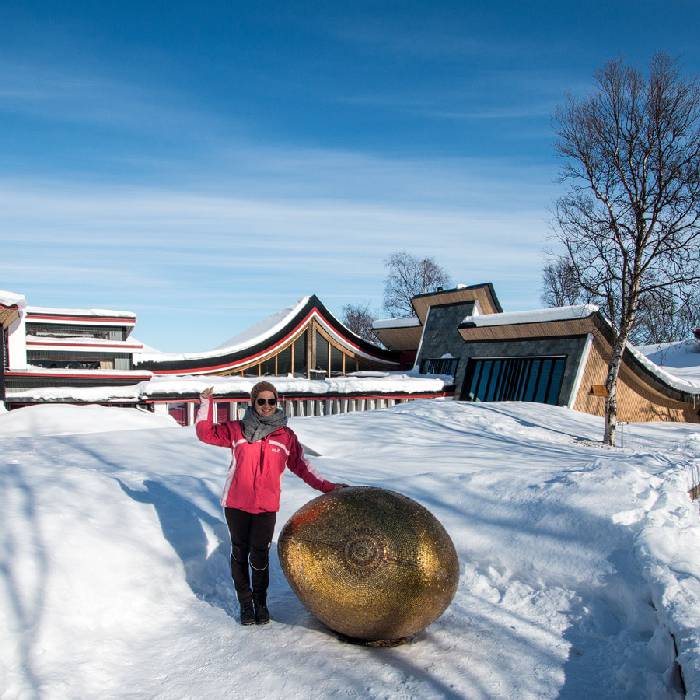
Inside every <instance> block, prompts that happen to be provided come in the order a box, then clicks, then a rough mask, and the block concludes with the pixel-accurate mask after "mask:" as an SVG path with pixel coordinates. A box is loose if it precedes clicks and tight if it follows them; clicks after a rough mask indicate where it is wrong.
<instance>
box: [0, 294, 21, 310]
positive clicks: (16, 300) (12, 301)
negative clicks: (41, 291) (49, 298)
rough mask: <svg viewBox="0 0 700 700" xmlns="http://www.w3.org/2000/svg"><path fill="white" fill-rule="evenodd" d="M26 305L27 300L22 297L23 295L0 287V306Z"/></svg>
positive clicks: (19, 306)
mask: <svg viewBox="0 0 700 700" xmlns="http://www.w3.org/2000/svg"><path fill="white" fill-rule="evenodd" d="M26 305H27V300H26V299H25V298H24V295H22V294H17V293H16V292H9V291H7V290H6V289H0V306H17V307H18V308H20V309H22V308H24V307H25V306H26Z"/></svg>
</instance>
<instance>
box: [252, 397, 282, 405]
mask: <svg viewBox="0 0 700 700" xmlns="http://www.w3.org/2000/svg"><path fill="white" fill-rule="evenodd" d="M255 403H257V404H258V406H264V405H265V404H267V405H268V406H274V405H275V404H276V403H277V399H255Z"/></svg>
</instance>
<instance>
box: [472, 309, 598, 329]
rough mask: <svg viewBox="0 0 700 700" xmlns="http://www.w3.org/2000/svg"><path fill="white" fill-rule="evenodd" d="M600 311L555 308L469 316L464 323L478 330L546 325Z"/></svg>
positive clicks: (585, 316)
mask: <svg viewBox="0 0 700 700" xmlns="http://www.w3.org/2000/svg"><path fill="white" fill-rule="evenodd" d="M596 311H598V307H597V306H595V305H594V304H582V305H579V306H555V307H553V308H551V309H537V310H535V311H508V312H505V313H499V314H479V315H476V316H467V317H466V318H465V319H464V320H463V321H462V323H463V324H472V325H474V326H477V327H478V328H484V327H486V326H511V325H514V324H517V323H546V322H547V321H566V320H571V319H577V318H587V317H588V316H590V315H591V314H593V313H595V312H596Z"/></svg>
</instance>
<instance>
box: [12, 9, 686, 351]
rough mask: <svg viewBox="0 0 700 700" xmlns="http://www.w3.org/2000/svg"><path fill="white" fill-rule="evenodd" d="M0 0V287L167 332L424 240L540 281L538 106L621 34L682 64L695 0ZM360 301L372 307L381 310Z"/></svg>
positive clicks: (543, 237) (484, 275)
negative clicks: (127, 313)
mask: <svg viewBox="0 0 700 700" xmlns="http://www.w3.org/2000/svg"><path fill="white" fill-rule="evenodd" d="M610 5H611V6H610V7H608V6H607V3H605V4H604V3H555V2H547V3H544V2H530V3H520V2H517V3H516V2H501V3H494V2H478V3H476V2H454V3H452V2H431V3H428V2H401V3H398V2H397V3H383V2H353V3H347V2H343V3H336V2H331V1H328V2H298V3H234V2H217V1H213V0H210V1H209V2H200V3H192V2H191V3H187V2H177V0H169V2H129V1H128V0H123V1H122V2H80V1H79V0H72V1H71V2H70V3H67V2H65V0H62V1H61V2H53V1H52V0H41V1H39V2H32V1H31V0H26V1H22V2H12V1H8V0H3V1H2V2H0V212H2V213H1V214H0V243H2V247H3V256H2V262H0V288H3V289H9V290H12V291H16V292H21V293H24V294H25V295H26V296H27V299H28V302H29V303H30V304H34V305H37V306H79V307H85V306H91V307H107V308H113V309H128V310H131V311H134V312H135V313H136V314H137V316H138V325H137V329H136V331H135V333H134V335H135V336H137V337H138V338H139V339H141V340H143V341H145V342H146V343H148V344H149V345H152V346H155V347H157V348H159V349H162V350H167V351H198V350H205V349H208V348H210V347H213V346H215V345H217V344H219V343H220V342H222V341H223V340H224V339H226V338H228V337H230V336H232V335H234V334H235V333H236V332H238V331H240V330H242V329H243V328H245V327H246V326H248V325H251V324H252V323H255V322H256V321H258V320H260V319H261V318H262V317H264V316H266V315H268V314H270V313H273V312H275V311H277V310H279V309H281V308H283V307H286V306H290V305H291V304H293V303H294V302H295V301H296V300H297V299H298V298H300V297H302V296H304V295H306V294H311V293H315V294H317V295H318V296H319V297H320V298H321V299H322V300H323V301H324V302H325V303H326V304H327V305H328V306H329V307H330V308H331V310H332V311H335V312H336V313H337V314H340V313H341V309H342V306H343V305H344V304H346V303H352V302H361V303H370V304H371V305H372V306H373V307H374V308H375V309H377V310H378V311H379V310H380V307H381V301H382V291H383V280H384V276H385V270H384V259H385V258H386V257H387V256H388V255H389V254H390V253H391V252H393V251H396V250H400V249H405V250H408V251H410V252H412V253H414V254H416V255H419V256H422V255H431V256H433V257H434V258H435V259H436V260H437V261H438V262H439V263H441V264H442V265H443V266H444V267H446V268H447V270H448V271H449V273H450V274H451V275H452V277H453V279H454V281H455V282H464V283H467V284H473V283H477V282H483V281H490V282H493V283H494V285H495V287H496V291H497V293H498V295H499V298H500V300H501V303H502V305H503V307H504V309H505V310H512V311H515V310H522V309H531V308H537V307H539V306H540V302H539V296H540V278H541V268H542V262H543V251H544V250H545V249H546V248H547V246H548V241H547V236H548V233H549V216H550V215H549V211H550V208H551V205H552V203H553V201H554V200H555V198H556V196H557V194H558V193H559V192H560V185H559V184H558V183H557V172H558V162H557V160H556V158H555V155H554V149H553V133H552V126H551V114H552V111H553V109H554V107H555V106H556V105H557V104H559V103H561V102H562V101H563V100H564V98H565V95H566V93H567V91H568V92H571V93H574V94H584V93H585V92H586V91H587V90H589V89H590V86H591V83H592V74H593V72H594V71H595V70H596V69H597V68H598V67H600V66H601V65H602V64H603V63H604V62H605V61H607V60H609V59H611V58H614V57H618V56H619V57H622V58H623V59H624V60H626V61H627V62H630V63H633V64H635V65H637V66H639V67H640V68H643V67H644V66H645V65H646V64H647V63H648V60H649V58H650V56H651V55H652V54H653V53H655V52H656V51H666V52H668V53H670V54H671V55H672V56H674V57H676V58H678V60H679V62H680V66H681V68H682V70H683V71H684V72H686V73H688V74H697V73H698V72H700V54H699V52H698V49H697V30H698V27H700V22H699V20H700V5H698V4H697V3H696V2H694V1H693V2H691V1H688V2H666V3H661V2H653V3H652V2H615V3H610ZM380 315H381V314H380Z"/></svg>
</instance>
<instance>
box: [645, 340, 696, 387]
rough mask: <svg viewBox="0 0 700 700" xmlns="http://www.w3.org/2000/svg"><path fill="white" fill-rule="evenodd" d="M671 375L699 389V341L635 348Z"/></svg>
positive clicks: (681, 341) (682, 341) (683, 341)
mask: <svg viewBox="0 0 700 700" xmlns="http://www.w3.org/2000/svg"><path fill="white" fill-rule="evenodd" d="M637 350H639V351H640V352H641V353H643V354H644V355H646V357H647V359H648V360H651V361H652V362H654V363H655V364H657V365H659V366H660V367H663V369H664V370H665V371H666V372H667V373H668V374H671V375H674V376H676V377H678V378H679V379H682V380H685V381H686V382H689V383H691V384H693V385H696V386H698V387H700V341H697V340H680V341H677V342H675V343H658V344H656V345H645V346H643V347H639V348H637ZM696 391H697V390H696Z"/></svg>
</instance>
